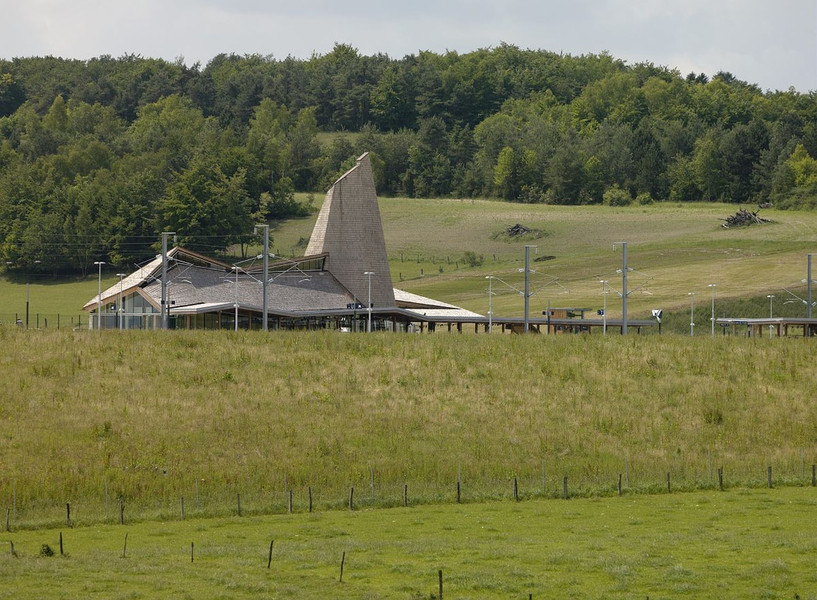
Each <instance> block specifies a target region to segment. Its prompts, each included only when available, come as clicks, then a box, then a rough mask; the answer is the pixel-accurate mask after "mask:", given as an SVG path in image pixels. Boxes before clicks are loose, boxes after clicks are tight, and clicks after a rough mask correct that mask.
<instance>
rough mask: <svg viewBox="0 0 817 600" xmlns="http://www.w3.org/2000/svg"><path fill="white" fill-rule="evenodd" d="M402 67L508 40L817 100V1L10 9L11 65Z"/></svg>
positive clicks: (49, 5) (113, 3)
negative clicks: (237, 59)
mask: <svg viewBox="0 0 817 600" xmlns="http://www.w3.org/2000/svg"><path fill="white" fill-rule="evenodd" d="M336 42H338V43H346V44H351V45H352V46H354V47H356V48H357V49H358V50H359V51H360V52H361V53H362V54H374V53H385V54H388V55H389V56H390V57H392V58H401V57H403V56H405V55H406V54H416V53H417V52H418V51H419V50H431V51H433V52H444V51H446V50H456V51H457V52H460V53H466V52H470V51H473V50H476V49H478V48H488V47H491V46H497V45H499V44H500V43H501V42H506V43H508V44H514V45H516V46H519V47H520V48H523V49H543V50H550V51H554V52H565V53H568V54H574V55H575V54H587V53H599V52H603V51H608V52H609V53H610V54H612V55H613V56H615V57H616V58H621V59H623V60H625V61H627V62H628V63H629V64H632V63H636V62H642V61H649V62H653V63H655V64H657V65H664V66H668V67H670V68H675V69H678V70H679V71H680V72H681V74H683V75H686V74H687V73H689V72H690V71H694V72H695V73H701V72H704V73H706V74H707V75H709V76H712V75H714V74H715V73H716V72H718V71H729V72H731V73H732V74H733V75H735V76H736V77H737V78H738V79H742V80H745V81H748V82H749V83H755V84H757V85H759V86H760V87H761V88H762V89H763V90H787V89H788V88H789V87H792V86H793V87H794V88H795V89H796V90H798V91H801V92H807V91H811V90H815V91H817V0H538V1H536V0H533V1H524V0H504V1H503V0H490V1H489V0H471V1H468V0H436V1H431V0H405V1H403V2H392V1H390V0H381V1H380V2H373V1H371V0H350V1H348V2H343V1H340V0H305V1H303V0H288V1H286V2H282V1H279V0H266V1H264V0H163V1H160V0H128V1H121V0H107V1H100V0H68V1H64V0H0V58H6V59H9V58H13V57H18V56H44V55H54V56H62V57H66V58H79V59H87V58H92V57H94V56H99V55H102V54H109V55H112V56H114V57H118V56H121V55H123V54H139V55H141V56H144V57H155V58H165V59H168V60H175V59H177V58H180V57H181V58H183V59H184V62H185V63H187V64H188V65H191V64H193V63H194V62H200V63H201V64H202V66H205V65H206V64H207V62H208V61H209V60H210V59H212V58H213V57H214V56H216V55H217V54H219V53H222V52H224V53H235V54H261V55H272V56H274V57H275V58H285V57H286V56H287V55H292V56H294V57H297V58H309V56H311V55H312V54H313V53H318V54H325V53H327V52H330V51H331V50H332V47H333V46H334V44H335V43H336Z"/></svg>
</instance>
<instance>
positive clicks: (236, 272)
mask: <svg viewBox="0 0 817 600" xmlns="http://www.w3.org/2000/svg"><path fill="white" fill-rule="evenodd" d="M231 268H232V270H233V271H235V302H233V308H234V309H235V331H238V267H236V266H233V267H231Z"/></svg>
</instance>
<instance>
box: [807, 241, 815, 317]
mask: <svg viewBox="0 0 817 600" xmlns="http://www.w3.org/2000/svg"><path fill="white" fill-rule="evenodd" d="M812 256H814V254H809V255H808V273H807V276H808V313H807V316H808V318H809V319H810V318H811V257H812Z"/></svg>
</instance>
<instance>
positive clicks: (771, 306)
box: [766, 294, 774, 339]
mask: <svg viewBox="0 0 817 600" xmlns="http://www.w3.org/2000/svg"><path fill="white" fill-rule="evenodd" d="M766 297H767V298H768V299H769V318H770V319H774V294H769V295H768V296H766ZM773 330H774V325H772V324H771V323H769V339H772V331H773Z"/></svg>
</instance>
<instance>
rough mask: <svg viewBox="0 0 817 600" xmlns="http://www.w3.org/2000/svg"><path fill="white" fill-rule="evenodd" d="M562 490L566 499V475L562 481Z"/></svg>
mask: <svg viewBox="0 0 817 600" xmlns="http://www.w3.org/2000/svg"><path fill="white" fill-rule="evenodd" d="M562 491H563V494H564V499H565V500H567V498H568V494H567V475H565V479H564V482H563V490H562Z"/></svg>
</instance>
